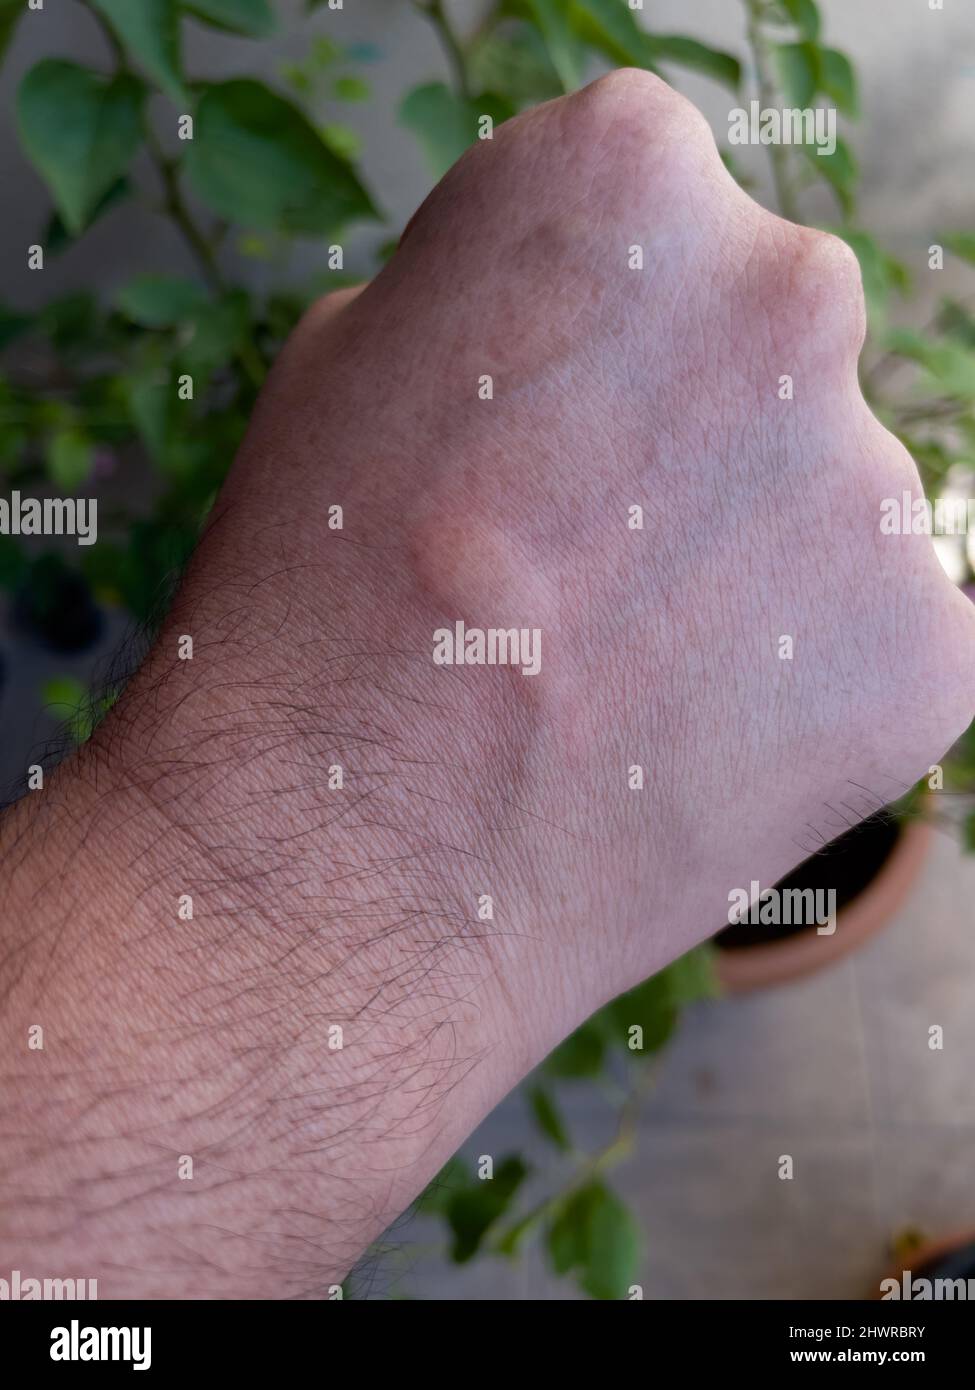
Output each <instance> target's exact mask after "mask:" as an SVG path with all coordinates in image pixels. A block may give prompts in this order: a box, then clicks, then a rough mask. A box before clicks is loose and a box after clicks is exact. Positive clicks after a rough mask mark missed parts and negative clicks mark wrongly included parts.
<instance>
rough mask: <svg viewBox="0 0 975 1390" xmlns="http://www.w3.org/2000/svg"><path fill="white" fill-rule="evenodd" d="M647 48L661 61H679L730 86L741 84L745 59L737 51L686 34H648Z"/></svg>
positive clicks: (692, 69) (735, 87) (734, 86)
mask: <svg viewBox="0 0 975 1390" xmlns="http://www.w3.org/2000/svg"><path fill="white" fill-rule="evenodd" d="M644 38H645V42H646V45H647V52H648V53H649V55H650V57H651V58H652V59H653V60H654V61H655V62H658V63H679V64H680V65H681V67H684V68H690V69H691V71H692V72H700V73H703V74H704V76H705V77H713V78H714V80H715V81H716V82H723V83H724V85H725V86H726V87H730V88H731V89H732V90H733V91H737V90H738V87H739V86H740V84H741V63H739V61H738V59H737V58H736V57H735V56H734V54H733V53H724V52H722V51H721V50H720V49H717V48H709V47H708V45H707V44H704V43H699V42H698V41H697V39H689V38H685V37H684V35H683V34H647V35H645V36H644Z"/></svg>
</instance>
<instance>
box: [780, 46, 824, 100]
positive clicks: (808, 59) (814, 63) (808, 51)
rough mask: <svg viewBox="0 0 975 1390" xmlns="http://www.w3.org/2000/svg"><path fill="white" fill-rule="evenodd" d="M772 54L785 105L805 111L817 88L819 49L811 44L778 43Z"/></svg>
mask: <svg viewBox="0 0 975 1390" xmlns="http://www.w3.org/2000/svg"><path fill="white" fill-rule="evenodd" d="M774 53H775V65H776V69H777V71H778V75H779V84H780V86H781V88H782V92H783V95H784V97H785V103H786V105H787V106H798V107H799V108H800V110H802V111H805V110H806V109H807V108H808V107H810V106H812V104H813V100H814V99H815V96H816V91H817V89H818V87H819V49H818V48H817V47H816V45H815V44H812V43H778V44H776V45H775V49H774Z"/></svg>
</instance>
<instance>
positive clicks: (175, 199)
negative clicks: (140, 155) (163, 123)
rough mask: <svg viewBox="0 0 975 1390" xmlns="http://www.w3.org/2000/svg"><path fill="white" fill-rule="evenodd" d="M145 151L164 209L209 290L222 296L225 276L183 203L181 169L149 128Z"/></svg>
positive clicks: (208, 244) (224, 287)
mask: <svg viewBox="0 0 975 1390" xmlns="http://www.w3.org/2000/svg"><path fill="white" fill-rule="evenodd" d="M146 148H147V149H148V151H149V154H150V157H151V158H152V162H153V164H154V165H155V166H156V169H157V170H158V172H159V177H160V179H161V180H162V185H163V196H164V204H163V206H164V208H165V210H166V212H167V213H168V214H169V216H170V217H171V218H172V219H173V221H174V222H175V223H176V225H177V227H179V229H180V231H181V232H182V233H183V236H184V237H185V238H186V242H187V244H188V246H189V247H190V250H191V251H192V252H193V255H194V256H195V258H196V260H197V262H198V264H199V267H200V270H201V272H202V274H203V278H204V280H206V282H207V284H208V285H209V287H210V289H211V290H213V291H214V293H215V294H222V293H223V291H224V290H225V289H226V284H225V282H224V278H223V275H222V273H221V271H220V267H219V265H218V264H217V258H216V256H215V255H214V252H213V248H212V247H211V245H210V243H209V242H208V241H207V239H206V237H205V236H204V235H203V233H202V232H201V231H200V229H199V227H198V226H197V225H196V223H195V222H194V221H193V217H192V214H191V213H190V210H189V208H188V207H187V206H186V203H185V201H184V200H183V192H182V189H181V188H180V186H179V170H178V165H177V163H176V161H175V160H173V159H170V158H169V157H168V155H166V154H165V153H164V151H163V149H162V146H161V145H160V144H159V141H158V140H157V139H156V134H155V132H154V131H153V130H150V129H149V128H147V129H146Z"/></svg>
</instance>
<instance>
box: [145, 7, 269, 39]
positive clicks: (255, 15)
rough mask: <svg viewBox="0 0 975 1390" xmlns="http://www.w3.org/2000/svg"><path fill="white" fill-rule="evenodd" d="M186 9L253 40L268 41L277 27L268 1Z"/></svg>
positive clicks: (196, 17) (185, 8) (220, 26)
mask: <svg viewBox="0 0 975 1390" xmlns="http://www.w3.org/2000/svg"><path fill="white" fill-rule="evenodd" d="M128 2H129V3H132V0H128ZM183 9H184V10H185V11H186V13H187V14H190V15H192V16H193V17H194V19H201V20H203V22H204V23H205V24H211V25H213V26H214V27H215V28H217V29H228V30H229V31H230V32H231V33H233V34H245V35H247V36H248V37H249V38H265V37H266V36H267V35H268V34H273V33H274V31H275V29H276V28H277V20H276V19H275V17H274V11H273V10H272V9H271V6H270V4H269V3H268V0H184V3H183Z"/></svg>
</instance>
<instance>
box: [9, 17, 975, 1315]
mask: <svg viewBox="0 0 975 1390" xmlns="http://www.w3.org/2000/svg"><path fill="white" fill-rule="evenodd" d="M333 3H334V0H333ZM0 44H3V46H4V56H3V66H2V72H0V87H2V100H3V104H4V111H5V116H6V119H5V121H4V122H3V128H2V131H0V180H2V186H3V188H4V190H5V199H4V206H5V216H4V218H3V219H2V222H0V345H2V350H3V357H2V363H0V430H2V434H0V469H2V471H3V474H4V479H3V484H2V487H0V495H4V496H9V494H10V492H11V491H12V490H14V489H19V490H20V491H21V492H22V493H23V494H24V495H25V496H38V497H40V496H46V495H50V494H60V495H79V496H85V497H89V496H95V497H97V498H98V501H99V539H98V543H97V545H95V546H92V547H90V548H85V549H83V548H80V547H77V546H76V545H75V544H74V542H73V541H64V540H59V539H57V538H45V537H38V538H31V539H29V540H26V539H23V538H13V537H2V536H0V729H2V740H0V780H2V782H3V784H4V785H5V786H7V785H9V786H10V787H11V788H12V792H11V794H16V791H17V788H18V784H20V783H21V782H22V779H23V776H24V773H25V769H26V768H27V766H28V765H29V764H30V763H33V762H35V761H37V760H39V759H40V758H42V756H44V754H45V751H46V752H47V753H48V754H53V755H55V756H56V754H57V751H58V750H62V749H63V748H64V747H65V746H66V745H67V746H70V744H71V743H72V742H76V741H79V740H81V739H83V738H85V737H86V736H87V735H88V733H89V732H90V729H91V727H92V725H93V723H94V721H96V720H97V719H98V718H99V717H101V715H102V714H103V713H104V711H105V710H106V709H107V708H108V707H109V706H110V704H111V702H112V699H113V698H114V696H115V694H116V691H117V686H118V678H117V674H115V675H113V674H112V672H113V657H114V655H115V654H116V653H117V652H118V651H119V649H120V647H122V646H123V645H124V644H128V646H127V650H128V651H129V653H130V657H129V660H131V659H134V655H135V654H137V652H138V650H139V640H140V638H139V634H143V635H144V634H146V633H147V632H149V631H151V628H152V624H153V621H154V618H155V616H156V614H157V613H158V610H159V606H160V604H161V603H162V602H164V600H165V596H166V593H167V585H168V582H169V577H170V576H171V575H172V574H173V573H174V571H175V570H176V569H177V568H178V565H179V563H180V561H181V559H182V558H183V557H184V556H185V554H186V553H187V552H188V550H189V549H190V548H191V547H192V544H193V540H194V537H195V535H196V533H197V529H198V527H199V524H200V521H201V520H202V518H203V517H204V516H205V514H206V510H207V508H208V506H209V504H210V502H211V501H212V498H213V496H214V493H215V491H216V489H217V488H218V487H219V483H220V480H221V478H222V476H223V474H224V472H225V471H226V469H227V467H228V466H229V464H230V462H231V460H232V457H233V452H234V449H235V447H236V443H237V441H238V439H239V437H240V433H241V431H242V429H243V427H244V424H245V422H246V419H247V416H248V413H249V411H250V408H251V405H252V404H253V400H254V397H255V394H256V391H257V390H258V389H259V386H260V382H261V380H262V378H263V375H264V372H265V371H266V368H267V364H268V363H269V362H270V361H271V360H272V359H273V356H274V354H275V352H276V351H277V348H278V346H279V344H280V342H281V341H282V339H283V338H284V336H286V334H287V332H288V330H289V328H290V327H291V325H292V324H293V323H294V321H295V319H296V318H297V316H298V315H299V314H300V312H301V310H302V308H303V307H304V306H305V305H306V304H307V303H308V302H309V301H310V300H311V299H313V298H314V297H315V296H316V295H317V294H320V293H323V292H325V291H326V290H328V289H330V288H338V287H339V286H341V285H342V284H345V283H350V282H352V281H355V280H358V279H362V278H364V277H368V276H370V275H372V274H374V273H375V272H376V271H377V269H378V268H379V267H380V266H381V264H382V263H383V260H384V259H385V258H386V257H387V256H388V255H389V254H391V251H392V248H393V246H394V245H395V240H396V238H397V236H398V234H399V233H400V231H401V230H402V228H403V226H404V225H405V223H406V221H407V219H408V218H409V216H410V214H411V213H412V212H413V210H414V209H415V207H416V206H417V204H418V203H419V202H420V201H421V200H422V199H423V197H424V196H425V194H426V193H427V192H428V191H429V189H430V188H431V187H432V185H433V183H434V182H435V181H436V178H437V177H439V175H440V174H441V173H442V172H443V170H444V169H445V168H446V167H448V166H449V164H450V163H451V162H452V161H453V159H454V158H456V157H457V155H458V154H459V153H460V152H461V151H462V150H463V148H464V147H465V146H466V145H467V144H469V143H470V142H471V140H472V139H473V138H475V132H476V124H477V117H478V115H479V114H481V113H483V112H489V113H491V114H492V115H494V117H495V119H497V120H500V119H503V118H504V117H505V116H506V115H508V114H511V113H512V112H513V111H515V110H518V109H523V108H524V107H526V106H529V105H531V104H533V103H534V102H536V101H539V100H544V99H547V98H548V97H551V96H554V95H557V94H558V93H559V92H561V91H564V90H570V89H571V88H572V87H574V86H576V85H579V84H580V83H581V82H582V81H584V80H587V79H588V78H590V77H592V76H595V75H598V73H599V72H601V71H605V70H606V69H607V68H608V67H611V66H614V65H619V64H621V63H632V64H639V65H643V66H647V67H653V68H655V69H656V70H658V71H660V72H661V73H662V74H663V75H665V76H666V77H667V79H668V80H670V81H672V82H673V83H674V84H675V85H676V86H677V87H678V88H679V89H680V90H682V91H683V92H685V93H686V94H687V95H688V96H689V97H691V98H692V99H693V100H694V101H695V102H696V103H697V104H698V105H699V106H700V107H701V109H702V110H703V111H704V112H705V114H706V115H707V116H708V118H709V120H710V121H711V123H712V127H713V129H714V131H715V135H716V138H717V140H718V143H719V146H720V147H721V148H722V150H723V151H725V153H726V154H727V155H728V158H729V163H730V167H731V168H732V171H733V172H734V174H735V176H736V177H738V178H739V179H740V180H741V181H742V182H743V183H744V184H745V186H746V187H748V188H749V190H750V191H751V192H752V194H753V196H755V197H757V198H759V200H761V201H763V202H764V203H765V204H766V205H767V206H770V207H776V206H777V207H779V209H780V210H782V211H783V212H785V213H786V214H788V215H790V216H792V217H795V218H796V219H797V220H802V221H805V222H807V223H809V224H810V225H816V226H822V227H827V228H829V229H831V230H834V231H836V232H838V233H839V234H841V235H844V236H846V237H847V239H848V240H849V241H850V243H851V245H853V246H854V249H855V250H856V251H857V254H858V256H859V257H860V260H861V265H862V268H863V272H864V281H865V287H866V291H867V297H868V306H869V311H870V322H871V335H870V340H869V342H868V346H867V348H866V350H865V355H864V363H863V370H862V378H863V381H864V389H865V391H866V393H867V395H868V398H869V399H870V401H871V404H872V405H873V406H874V408H875V410H876V411H877V413H878V414H879V415H880V416H881V418H883V419H884V420H885V423H887V424H888V425H889V426H890V427H891V428H892V429H894V430H895V431H896V432H897V433H898V435H899V436H900V437H901V438H902V439H903V440H904V442H905V443H906V444H907V446H908V447H909V448H910V449H911V451H912V453H913V454H914V456H915V458H916V459H917V460H918V463H919V466H920V467H921V469H922V473H923V476H924V480H925V484H926V486H927V488H928V492H929V495H930V496H932V497H938V496H961V497H965V496H971V495H975V488H973V465H975V319H973V318H972V315H971V304H972V302H973V297H975V210H973V208H972V199H971V193H972V189H973V187H975V140H973V136H972V131H973V126H975V12H973V10H972V7H971V5H970V4H967V3H963V0H945V3H944V6H943V8H940V9H938V8H931V6H930V5H929V3H928V0H857V3H856V4H851V3H849V0H819V3H818V4H815V3H813V0H644V3H643V5H642V6H641V7H640V8H638V9H630V8H629V6H628V5H627V3H626V0H504V2H503V3H501V4H489V3H482V2H481V0H442V3H441V0H430V3H427V2H426V0H423V3H420V4H415V3H410V0H345V3H344V5H343V7H342V8H341V9H333V8H331V6H330V4H329V3H328V0H317V2H316V0H196V3H192V4H190V3H186V4H184V3H181V0H140V2H139V4H135V3H127V0H91V3H90V4H89V3H81V0H45V4H44V7H43V9H42V10H40V11H28V10H27V9H26V5H25V4H24V3H22V0H0ZM753 97H761V98H762V100H763V104H766V105H767V104H776V105H780V106H781V105H796V106H809V105H814V104H815V105H827V106H834V107H836V108H837V109H838V111H839V113H840V114H839V128H840V132H841V136H842V140H841V145H840V148H839V149H838V151H837V155H836V156H835V157H834V158H833V159H832V160H830V161H824V160H820V159H818V158H815V157H813V158H811V159H809V158H806V157H805V154H804V152H803V151H796V150H791V151H787V152H782V151H781V150H775V151H770V149H769V148H763V147H735V148H733V149H732V148H729V145H728V131H729V112H730V111H731V110H732V108H733V107H735V106H738V105H747V103H748V102H749V101H750V100H751V99H752V98H753ZM769 99H773V100H771V101H770V100H769ZM186 114H191V115H192V116H193V119H194V122H195V125H194V132H193V139H192V140H191V141H190V140H180V138H179V128H178V122H179V118H180V116H183V115H186ZM31 248H40V250H41V252H42V255H41V258H40V264H37V261H38V258H37V255H36V249H35V251H33V252H32V250H31ZM933 248H941V252H942V254H941V256H940V257H939V256H938V254H937V253H936V252H935V251H933ZM32 260H33V262H34V264H33V265H32V264H31V261H32ZM181 373H189V374H190V375H191V376H192V378H193V382H194V399H193V402H192V407H191V408H190V409H189V410H174V409H173V399H174V387H173V383H174V381H175V380H176V379H177V377H178V376H179V375H180V374H181ZM971 552H972V546H971V545H970V544H968V543H967V542H966V539H965V538H964V537H960V538H957V539H953V540H950V541H944V542H942V543H941V553H942V559H943V563H944V564H945V565H946V568H948V570H949V572H950V573H951V574H952V577H953V578H955V579H956V581H957V582H958V583H960V584H963V585H967V584H970V583H971V580H972V560H971ZM133 641H134V645H133ZM973 772H975V749H973V747H972V737H971V735H969V736H968V738H967V739H966V740H963V741H962V744H961V745H960V746H959V748H958V749H956V750H955V751H954V754H953V756H952V758H951V759H950V760H947V761H946V763H945V766H944V769H943V770H942V772H941V775H940V776H939V775H938V773H935V774H934V776H933V777H932V779H930V784H929V785H928V786H926V787H925V788H924V789H923V790H924V793H925V795H924V796H923V797H920V796H916V797H912V798H910V799H909V802H908V803H906V804H905V805H902V806H900V807H898V808H896V809H895V810H894V811H893V812H892V813H891V814H890V815H889V816H885V817H882V818H881V819H880V821H879V822H878V823H877V825H876V826H873V827H869V828H868V830H867V831H865V832H862V833H861V834H859V835H857V836H854V837H853V839H852V841H848V842H846V843H845V846H844V847H842V848H841V850H840V851H837V852H836V854H835V855H834V856H833V857H831V858H830V857H827V863H826V869H825V878H824V880H823V881H824V882H826V883H836V882H841V883H844V884H845V885H846V889H845V895H846V896H845V901H844V906H843V910H842V912H841V915H840V929H839V930H838V932H837V937H838V938H839V939H840V941H841V943H842V947H843V948H844V949H847V948H851V949H847V953H846V954H845V955H843V956H842V958H840V957H839V955H838V953H836V952H835V951H834V950H833V948H832V947H830V948H829V949H827V946H826V944H825V943H826V940H827V939H826V938H822V939H821V943H822V949H819V946H818V945H817V944H816V943H815V942H813V943H812V947H810V943H809V942H808V941H803V940H801V939H799V940H793V939H788V940H784V941H783V940H771V939H766V940H754V939H747V940H746V939H740V940H738V941H737V942H732V941H730V940H728V939H726V944H725V946H724V947H723V948H722V949H715V950H713V951H708V950H705V951H702V952H700V953H695V956H694V957H693V958H689V959H688V960H687V961H685V962H683V963H681V964H680V965H678V966H676V967H674V968H672V970H670V971H668V972H665V974H664V975H663V976H660V977H657V978H656V980H654V981H649V982H647V984H646V985H645V986H643V987H641V990H639V991H634V993H633V995H632V996H628V997H627V999H626V1000H624V1001H618V1002H617V1005H616V1006H613V1007H611V1008H610V1009H608V1010H604V1011H603V1013H602V1014H601V1015H599V1016H597V1018H596V1019H595V1020H593V1021H592V1022H591V1023H590V1024H589V1025H586V1028H584V1029H582V1030H580V1032H579V1034H577V1035H575V1036H574V1037H573V1039H570V1040H569V1041H568V1043H567V1044H566V1045H565V1046H564V1047H563V1048H561V1049H559V1051H558V1053H556V1054H555V1055H554V1056H553V1058H552V1059H550V1061H549V1063H548V1064H546V1067H545V1068H543V1069H541V1071H540V1072H539V1074H538V1075H537V1076H535V1077H533V1078H530V1079H529V1081H528V1082H527V1083H526V1085H525V1086H523V1087H522V1088H520V1089H519V1091H518V1092H517V1093H515V1094H513V1095H512V1096H511V1097H509V1098H508V1100H506V1101H505V1103H504V1104H503V1105H501V1106H500V1107H499V1108H498V1109H497V1111H496V1112H495V1113H494V1114H493V1115H492V1116H491V1117H490V1119H489V1120H488V1121H487V1122H486V1123H485V1125H484V1126H482V1128H481V1130H480V1131H479V1132H478V1133H477V1134H476V1135H475V1136H473V1138H472V1139H471V1141H470V1142H469V1143H468V1144H467V1145H465V1147H464V1150H463V1151H462V1153H461V1154H460V1155H459V1156H458V1158H457V1159H456V1160H455V1161H454V1163H453V1164H452V1165H450V1167H449V1170H447V1171H445V1173H444V1174H443V1175H442V1176H441V1178H440V1179H439V1180H438V1181H437V1182H436V1183H435V1184H433V1185H432V1186H431V1189H430V1190H429V1191H428V1193H427V1194H425V1196H424V1198H423V1200H422V1201H421V1203H420V1206H419V1210H417V1211H416V1212H414V1213H411V1214H409V1215H408V1216H407V1217H404V1219H403V1220H402V1221H401V1222H400V1223H398V1225H397V1227H396V1229H395V1230H393V1231H391V1232H390V1233H389V1235H388V1237H387V1239H386V1240H385V1241H384V1242H383V1243H382V1246H381V1248H379V1249H377V1250H376V1251H375V1252H373V1253H372V1254H371V1255H370V1256H369V1257H368V1258H367V1259H366V1261H364V1263H363V1266H362V1269H361V1270H360V1271H359V1273H358V1274H357V1275H356V1276H355V1277H354V1278H352V1279H351V1280H350V1282H349V1285H348V1290H347V1292H348V1294H349V1295H350V1296H352V1297H378V1298H389V1297H416V1298H451V1299H453V1298H458V1299H464V1298H483V1297H492V1298H508V1299H511V1298H515V1299H538V1298H557V1299H561V1298H576V1297H586V1296H589V1297H604V1298H613V1297H634V1296H640V1295H641V1294H642V1296H643V1297H646V1298H659V1299H667V1298H696V1299H707V1298H776V1299H781V1298H861V1297H864V1298H865V1297H871V1296H876V1293H877V1288H878V1284H879V1280H880V1278H881V1277H882V1276H883V1275H884V1274H885V1273H886V1272H888V1269H889V1267H890V1266H891V1265H896V1264H898V1262H901V1263H903V1261H904V1260H907V1261H908V1262H909V1263H910V1262H911V1261H913V1266H912V1267H913V1268H914V1270H915V1272H916V1273H917V1272H919V1270H920V1266H921V1263H923V1261H924V1259H927V1258H928V1257H929V1256H930V1251H931V1246H932V1242H935V1243H938V1242H943V1241H949V1242H951V1241H953V1240H955V1238H960V1237H965V1235H966V1233H970V1232H971V1231H973V1230H975V1182H973V1178H972V1174H973V1171H975V1162H973V1160H975V1087H973V1086H972V1084H971V1080H970V1077H971V1067H972V1061H973V1059H975V1010H973V1009H972V1006H971V1000H972V997H973V994H975V931H973V926H975V923H973V914H972V907H971V904H972V902H973V901H975V856H972V855H971V854H970V853H969V851H970V849H971V848H972V846H973V845H975V834H973V824H975V822H973V816H972V808H973V804H975V802H973V798H972V796H971V792H972V788H973V785H975V783H973ZM851 866H852V867H851ZM811 872H813V873H815V872H816V870H815V869H813V870H812V871H811ZM803 881H804V882H806V881H811V880H808V878H807V879H805V880H803ZM718 925H720V924H715V926H718ZM594 930H598V923H594ZM780 935H781V934H780ZM797 935H798V936H801V934H797ZM783 948H784V949H783ZM756 952H757V954H756ZM763 953H764V954H763ZM834 955H836V958H835V959H834V958H833V956H834ZM634 1021H637V1022H638V1025H639V1027H640V1028H641V1029H642V1032H641V1035H640V1037H641V1043H642V1045H641V1046H640V1047H638V1048H634V1047H633V1046H632V1042H633V1037H632V1034H631V1031H630V1030H631V1028H632V1026H633V1023H634ZM938 1029H940V1030H941V1032H940V1034H939V1033H937V1031H935V1032H932V1030H938ZM485 1157H489V1158H491V1159H492V1161H493V1175H492V1176H490V1177H487V1176H485V1173H484V1168H485V1165H484V1163H483V1158H485ZM787 1157H788V1158H790V1159H791V1160H792V1164H791V1176H784V1175H783V1174H784V1166H783V1159H785V1158H787ZM785 1167H786V1168H788V1165H785ZM634 1290H639V1292H633V1291H634Z"/></svg>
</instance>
